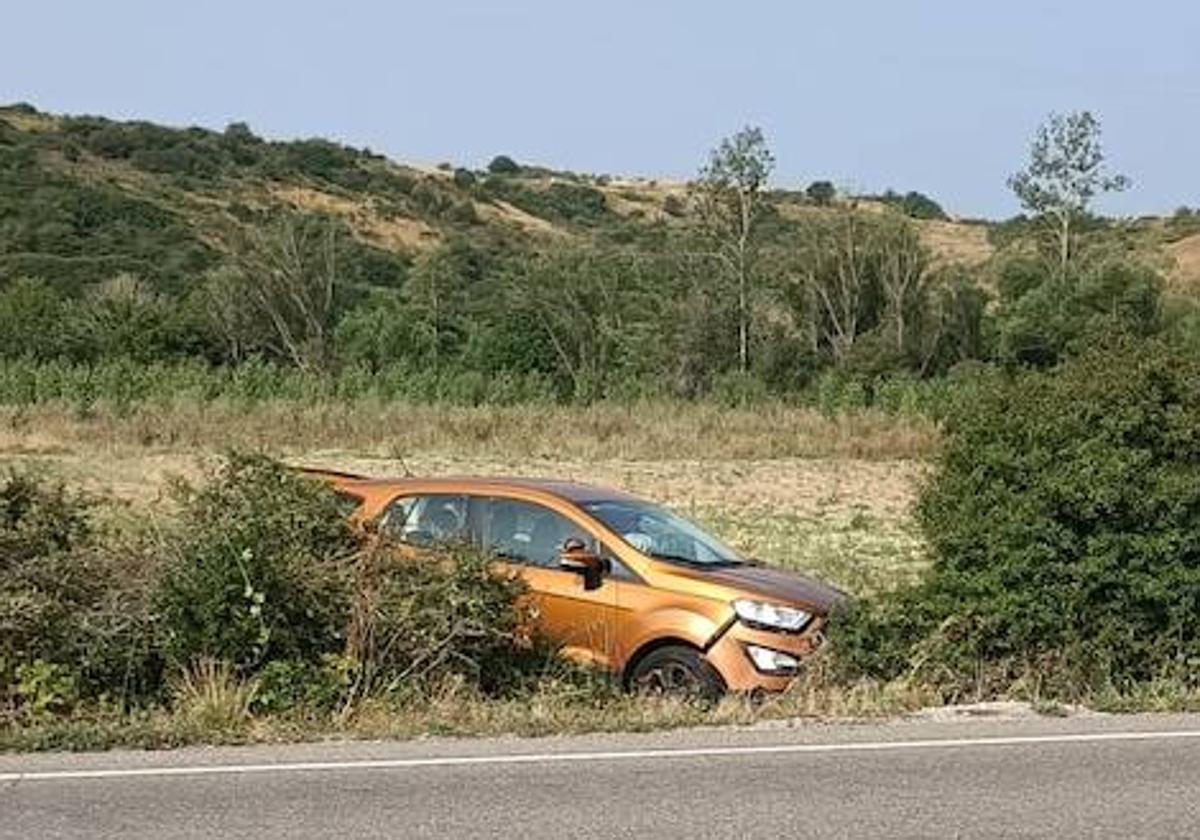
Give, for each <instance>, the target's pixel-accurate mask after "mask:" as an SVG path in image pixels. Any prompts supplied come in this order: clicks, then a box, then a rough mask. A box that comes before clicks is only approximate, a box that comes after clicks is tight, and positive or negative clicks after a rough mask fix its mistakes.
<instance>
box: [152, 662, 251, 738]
mask: <svg viewBox="0 0 1200 840" xmlns="http://www.w3.org/2000/svg"><path fill="white" fill-rule="evenodd" d="M257 691H258V686H257V684H256V683H254V682H253V681H246V680H242V679H240V678H239V677H238V675H237V674H236V673H235V672H234V670H233V668H232V667H231V666H230V665H228V664H225V663H223V662H214V661H212V660H207V659H206V660H202V661H200V662H196V663H195V664H193V665H192V666H190V667H188V668H185V669H184V670H183V671H182V672H181V673H180V674H179V675H178V676H177V677H176V678H175V680H174V681H173V682H172V684H171V699H172V707H173V709H174V712H175V716H176V718H177V720H178V721H179V722H180V723H181V724H183V725H184V726H185V727H190V728H193V729H195V730H196V731H198V732H201V733H204V732H236V731H238V730H240V729H242V728H243V727H244V726H245V725H246V724H247V723H249V721H250V706H251V704H252V703H253V702H254V696H255V694H256V693H257Z"/></svg>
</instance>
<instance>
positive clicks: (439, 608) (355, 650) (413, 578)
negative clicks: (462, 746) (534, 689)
mask: <svg viewBox="0 0 1200 840" xmlns="http://www.w3.org/2000/svg"><path fill="white" fill-rule="evenodd" d="M524 591H525V588H524V586H523V584H522V583H521V581H520V580H519V579H518V578H516V577H513V576H511V575H505V574H502V573H498V572H497V571H496V569H495V567H494V562H493V560H492V558H490V557H488V556H485V555H484V554H482V553H480V552H477V551H474V550H471V549H468V548H466V547H462V548H449V549H446V550H444V551H443V552H441V553H440V554H439V555H437V556H422V557H417V558H413V557H412V556H411V555H410V554H406V553H405V552H404V551H403V550H400V549H397V548H395V547H392V546H389V545H388V544H386V543H385V542H379V543H377V544H375V545H373V546H371V547H370V548H369V549H368V550H367V551H365V552H364V553H363V555H362V556H361V559H360V560H359V564H358V569H357V573H356V580H355V605H354V619H353V622H352V624H351V630H350V639H349V644H348V645H347V651H348V654H349V657H350V659H351V660H352V661H353V662H354V663H356V666H357V668H358V669H359V681H358V690H359V691H360V692H362V693H367V692H372V693H380V692H382V693H391V694H395V693H400V694H403V693H406V692H412V691H414V690H415V691H420V690H422V689H424V688H427V687H429V686H436V685H438V684H440V683H442V682H443V681H445V680H447V679H460V680H463V679H465V680H467V681H469V682H470V683H471V684H473V685H476V686H478V687H479V688H480V689H482V690H483V691H484V692H487V693H500V692H505V691H512V690H514V689H516V688H519V687H521V686H522V685H523V684H524V683H525V682H526V681H527V680H528V679H529V678H530V677H531V676H534V675H536V674H537V673H538V672H539V671H540V670H541V669H542V667H543V666H544V665H545V663H546V662H547V661H548V658H549V653H548V652H547V650H546V649H545V648H544V647H543V646H542V645H541V643H539V642H538V640H536V639H533V638H530V637H529V636H528V633H527V629H528V621H529V619H530V616H529V615H528V614H527V612H526V607H525V606H524V603H525V602H523V601H521V600H520V596H521V594H522V593H523V592H524Z"/></svg>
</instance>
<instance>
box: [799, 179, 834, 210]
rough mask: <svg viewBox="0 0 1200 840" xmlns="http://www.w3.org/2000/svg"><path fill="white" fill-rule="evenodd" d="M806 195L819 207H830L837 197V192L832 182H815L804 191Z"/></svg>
mask: <svg viewBox="0 0 1200 840" xmlns="http://www.w3.org/2000/svg"><path fill="white" fill-rule="evenodd" d="M804 194H805V195H807V196H808V198H809V200H810V201H811V202H812V203H813V204H815V205H817V206H818V207H828V206H829V205H830V204H832V203H833V199H834V196H836V195H837V190H836V189H835V188H834V186H833V182H832V181H813V182H812V183H811V184H809V185H808V189H806V190H805V191H804Z"/></svg>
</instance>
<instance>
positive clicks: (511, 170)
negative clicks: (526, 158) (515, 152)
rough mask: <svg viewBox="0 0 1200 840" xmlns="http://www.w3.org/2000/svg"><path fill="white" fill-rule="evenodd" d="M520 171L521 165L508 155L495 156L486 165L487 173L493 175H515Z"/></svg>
mask: <svg viewBox="0 0 1200 840" xmlns="http://www.w3.org/2000/svg"><path fill="white" fill-rule="evenodd" d="M520 171H521V165H520V164H518V163H517V162H516V161H515V160H513V159H512V158H510V157H509V156H508V155H496V156H495V157H494V158H492V160H491V163H489V164H488V172H491V173H492V174H493V175H515V174H517V173H518V172H520Z"/></svg>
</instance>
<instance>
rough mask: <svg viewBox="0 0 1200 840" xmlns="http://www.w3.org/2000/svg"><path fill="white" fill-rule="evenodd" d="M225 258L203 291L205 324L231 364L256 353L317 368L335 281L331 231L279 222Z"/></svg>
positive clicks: (325, 347) (324, 349) (313, 222)
mask: <svg viewBox="0 0 1200 840" xmlns="http://www.w3.org/2000/svg"><path fill="white" fill-rule="evenodd" d="M232 250H233V255H232V261H231V263H230V264H229V265H227V266H225V267H223V268H221V269H218V270H216V271H214V272H210V274H209V276H208V278H207V282H206V286H205V288H206V294H205V297H206V303H207V307H206V308H207V311H208V315H209V319H210V320H211V321H212V322H213V324H214V325H215V326H216V328H217V330H218V332H219V333H220V334H221V335H222V336H223V337H224V339H225V341H226V344H227V348H228V351H229V352H230V354H231V356H232V357H233V358H237V357H238V356H239V355H241V354H243V353H244V352H246V351H247V350H249V349H251V348H253V347H255V346H258V347H262V348H263V349H266V350H268V351H270V352H272V353H273V354H275V355H277V356H280V357H283V358H286V359H288V360H290V361H291V362H292V363H293V364H295V365H296V366H297V367H299V368H300V369H302V370H306V371H312V370H321V369H322V368H324V367H325V366H326V365H327V364H328V362H329V361H330V349H331V342H330V336H331V332H332V328H333V324H334V318H335V315H336V309H335V304H336V296H335V292H336V290H337V287H338V281H339V268H338V231H337V230H336V229H335V227H334V224H333V223H332V222H331V221H326V220H318V219H300V220H298V219H294V218H284V219H281V220H280V221H278V222H276V223H275V224H273V225H270V226H266V227H263V228H253V229H249V230H246V231H245V232H243V233H241V234H239V235H238V236H237V237H236V241H235V242H234V245H233V249H232Z"/></svg>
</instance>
